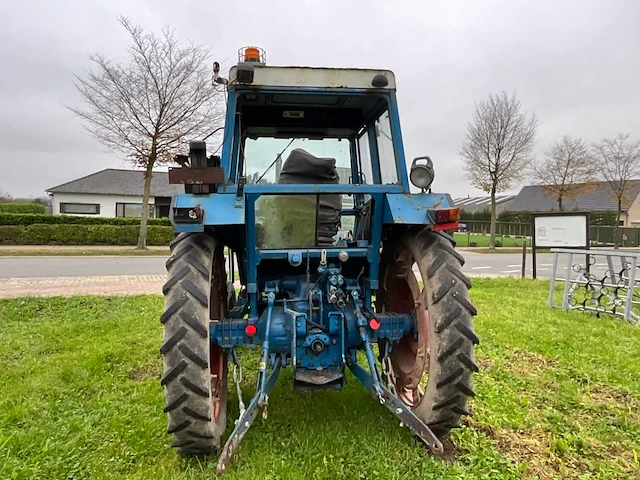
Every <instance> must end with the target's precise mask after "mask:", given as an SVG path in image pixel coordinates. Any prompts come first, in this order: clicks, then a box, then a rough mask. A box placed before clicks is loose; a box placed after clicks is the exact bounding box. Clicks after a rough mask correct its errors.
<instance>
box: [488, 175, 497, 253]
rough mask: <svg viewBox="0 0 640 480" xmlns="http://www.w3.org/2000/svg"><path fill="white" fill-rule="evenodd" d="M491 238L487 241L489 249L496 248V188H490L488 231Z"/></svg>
mask: <svg viewBox="0 0 640 480" xmlns="http://www.w3.org/2000/svg"><path fill="white" fill-rule="evenodd" d="M489 233H490V234H491V238H490V239H489V248H492V249H494V248H496V187H495V185H493V186H492V187H491V227H490V229H489Z"/></svg>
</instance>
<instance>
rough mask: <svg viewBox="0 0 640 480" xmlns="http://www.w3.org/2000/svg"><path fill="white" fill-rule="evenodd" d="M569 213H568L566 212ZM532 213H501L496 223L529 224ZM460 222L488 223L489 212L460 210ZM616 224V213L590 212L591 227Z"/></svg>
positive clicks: (489, 219)
mask: <svg viewBox="0 0 640 480" xmlns="http://www.w3.org/2000/svg"><path fill="white" fill-rule="evenodd" d="M568 212H570V211H568ZM531 214H532V212H502V213H500V214H498V218H497V221H498V222H504V223H529V224H530V223H531ZM460 221H461V222H473V221H476V222H490V221H491V212H490V211H489V210H480V211H478V212H468V211H466V210H460ZM615 224H616V212H591V225H596V226H614V225H615Z"/></svg>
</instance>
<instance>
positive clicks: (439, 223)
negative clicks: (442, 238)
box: [431, 208, 460, 230]
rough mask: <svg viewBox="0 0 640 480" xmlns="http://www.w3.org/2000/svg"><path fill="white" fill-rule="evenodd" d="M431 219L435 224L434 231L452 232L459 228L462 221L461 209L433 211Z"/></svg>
mask: <svg viewBox="0 0 640 480" xmlns="http://www.w3.org/2000/svg"><path fill="white" fill-rule="evenodd" d="M431 217H432V220H433V222H434V225H433V227H432V228H433V230H451V229H455V228H458V222H459V221H460V209H459V208H438V209H436V210H431Z"/></svg>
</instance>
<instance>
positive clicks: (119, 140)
mask: <svg viewBox="0 0 640 480" xmlns="http://www.w3.org/2000/svg"><path fill="white" fill-rule="evenodd" d="M119 21H120V23H121V24H122V26H123V27H124V28H125V29H126V31H127V32H128V33H129V35H130V36H131V45H130V46H129V48H128V53H129V62H128V64H126V65H125V64H120V63H117V62H115V61H113V60H110V59H108V58H106V57H104V56H103V55H101V54H93V55H91V56H90V57H89V58H90V60H91V62H92V63H93V66H94V67H95V70H93V71H89V72H86V73H85V75H84V76H82V77H81V76H78V75H76V77H75V78H76V81H75V86H76V88H77V89H78V91H79V92H80V94H81V95H82V97H83V99H84V100H85V102H86V104H87V105H86V108H84V109H81V108H70V110H72V111H73V112H74V113H75V114H77V115H78V116H79V117H80V118H81V119H82V120H83V123H84V126H85V128H86V129H87V130H88V131H89V132H90V133H91V134H92V135H93V136H94V137H96V138H97V139H98V141H99V142H101V143H102V144H103V145H105V146H107V147H108V148H109V149H110V150H112V151H114V152H119V153H123V154H124V155H126V157H127V158H128V159H129V160H130V161H132V162H133V163H134V165H136V166H138V167H142V168H144V169H145V174H144V179H145V182H144V194H143V208H142V217H141V219H140V236H139V239H138V247H137V248H139V249H144V248H146V236H147V219H148V217H149V193H150V190H151V177H152V175H153V168H154V166H156V165H160V164H166V163H169V162H171V161H172V159H173V157H174V155H175V154H176V153H177V151H178V150H179V149H180V148H181V147H183V146H184V143H185V142H186V141H188V140H191V139H197V138H201V137H202V136H203V135H204V133H205V132H207V131H211V130H213V128H214V127H216V126H217V125H219V123H220V120H221V118H222V115H221V109H220V108H219V102H218V99H219V96H218V90H217V89H216V88H215V87H214V86H213V85H212V84H211V74H210V72H209V71H208V69H207V67H206V65H205V62H206V60H207V58H208V56H209V50H208V49H207V48H205V47H204V46H202V45H196V44H193V43H186V44H182V43H180V42H179V41H178V40H176V38H175V36H174V33H173V31H172V30H170V29H169V28H168V27H166V28H164V29H163V30H162V34H161V35H160V36H156V35H154V34H153V33H146V32H144V31H143V29H142V28H141V27H139V26H134V25H133V24H132V23H131V22H130V21H129V20H128V19H126V18H124V17H120V18H119Z"/></svg>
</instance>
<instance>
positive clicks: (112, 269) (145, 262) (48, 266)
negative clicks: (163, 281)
mask: <svg viewBox="0 0 640 480" xmlns="http://www.w3.org/2000/svg"><path fill="white" fill-rule="evenodd" d="M166 260H167V258H166V257H164V256H161V257H156V256H149V257H146V256H145V257H131V256H122V257H120V256H115V255H114V256H104V257H98V256H86V257H72V256H68V257H67V256H59V257H0V278H17V277H93V276H101V275H164V274H165V273H166V270H165V266H164V264H165V262H166Z"/></svg>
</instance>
